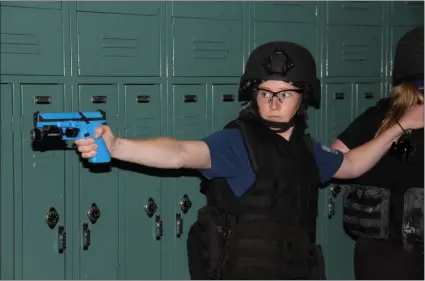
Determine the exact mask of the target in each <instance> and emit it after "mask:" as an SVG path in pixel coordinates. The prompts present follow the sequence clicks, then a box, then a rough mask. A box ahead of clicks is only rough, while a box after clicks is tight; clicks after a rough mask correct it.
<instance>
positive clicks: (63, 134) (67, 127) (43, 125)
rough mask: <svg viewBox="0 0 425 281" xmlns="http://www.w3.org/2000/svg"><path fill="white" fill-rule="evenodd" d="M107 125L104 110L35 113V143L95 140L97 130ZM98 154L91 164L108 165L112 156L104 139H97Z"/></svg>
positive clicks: (33, 137) (33, 132) (33, 133)
mask: <svg viewBox="0 0 425 281" xmlns="http://www.w3.org/2000/svg"><path fill="white" fill-rule="evenodd" d="M102 124H106V114H105V112H104V111H102V110H98V111H94V112H39V111H37V112H35V113H34V127H35V128H34V129H33V130H31V139H32V140H33V141H43V140H46V139H57V140H78V139H82V138H94V131H95V129H96V128H97V127H98V126H99V125H102ZM95 143H96V144H97V154H96V155H95V156H94V157H92V158H90V159H89V162H90V163H108V162H110V161H111V155H110V153H109V151H108V148H107V147H106V145H105V142H104V141H103V138H102V137H100V138H97V139H95Z"/></svg>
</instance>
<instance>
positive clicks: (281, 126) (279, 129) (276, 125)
mask: <svg viewBox="0 0 425 281" xmlns="http://www.w3.org/2000/svg"><path fill="white" fill-rule="evenodd" d="M258 117H259V118H260V119H261V121H262V122H263V123H264V124H265V125H266V126H267V127H269V128H270V129H271V130H273V131H275V132H276V133H283V132H286V131H287V130H288V129H289V128H291V127H293V126H294V125H295V116H294V117H292V118H291V120H289V122H274V121H269V120H266V119H264V118H261V117H260V116H258Z"/></svg>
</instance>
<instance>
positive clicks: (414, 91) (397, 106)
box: [376, 82, 424, 136]
mask: <svg viewBox="0 0 425 281" xmlns="http://www.w3.org/2000/svg"><path fill="white" fill-rule="evenodd" d="M423 102H424V96H423V95H422V94H421V93H420V92H419V90H418V86H416V85H415V84H413V83H406V82H405V83H401V84H399V85H397V86H395V87H394V88H393V89H392V91H391V108H390V110H389V111H388V113H387V116H386V117H385V118H384V120H383V121H382V123H381V125H380V126H379V129H378V131H377V132H376V136H378V135H379V134H381V133H382V132H384V131H385V130H387V129H388V128H389V127H391V126H392V125H394V124H396V122H397V121H398V120H399V119H400V118H401V117H402V116H403V114H404V113H405V112H406V110H407V109H408V108H410V107H411V106H413V105H415V104H418V103H423Z"/></svg>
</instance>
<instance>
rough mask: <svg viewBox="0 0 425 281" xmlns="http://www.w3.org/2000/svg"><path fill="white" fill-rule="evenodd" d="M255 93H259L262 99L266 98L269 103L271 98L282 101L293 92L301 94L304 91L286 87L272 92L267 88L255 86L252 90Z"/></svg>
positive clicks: (293, 93) (292, 94)
mask: <svg viewBox="0 0 425 281" xmlns="http://www.w3.org/2000/svg"><path fill="white" fill-rule="evenodd" d="M254 91H255V94H256V95H260V96H261V97H262V98H264V99H268V102H269V103H271V102H272V100H273V98H274V97H276V98H277V100H278V101H280V102H283V100H284V99H288V98H291V97H293V96H294V95H295V94H302V93H303V92H304V91H303V90H301V89H287V90H280V91H278V92H273V91H270V90H268V89H263V88H257V89H255V90H254Z"/></svg>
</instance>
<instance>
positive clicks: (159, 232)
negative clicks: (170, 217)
mask: <svg viewBox="0 0 425 281" xmlns="http://www.w3.org/2000/svg"><path fill="white" fill-rule="evenodd" d="M162 235H163V225H162V220H161V215H156V216H155V238H156V240H159V239H161V237H162Z"/></svg>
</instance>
